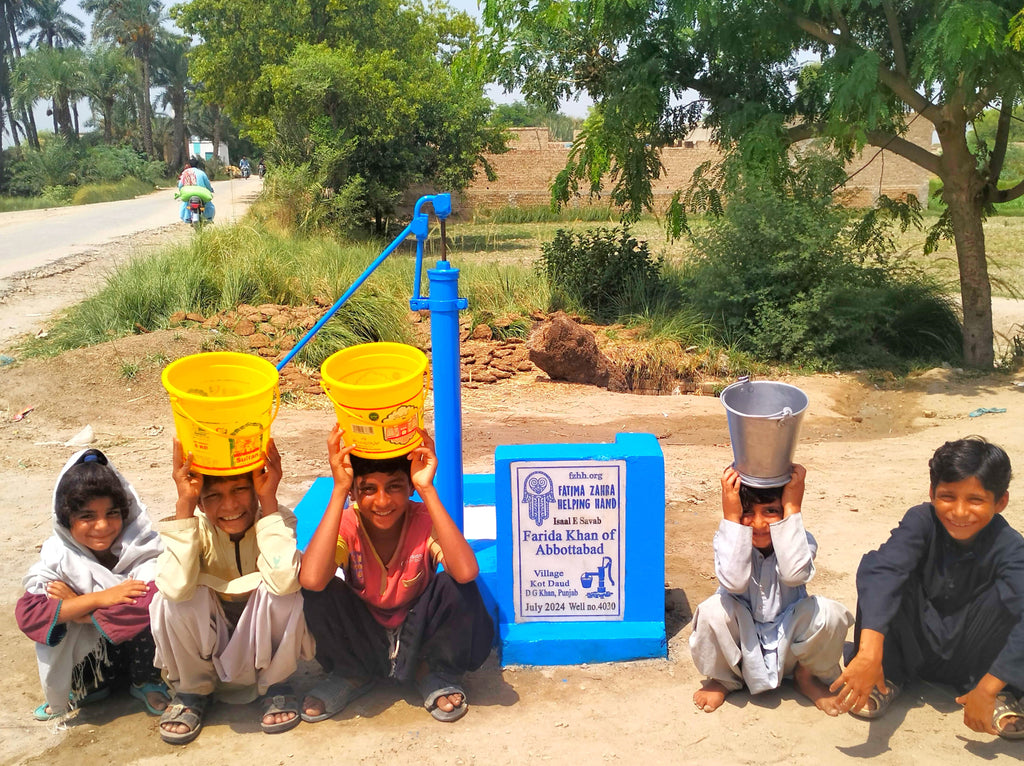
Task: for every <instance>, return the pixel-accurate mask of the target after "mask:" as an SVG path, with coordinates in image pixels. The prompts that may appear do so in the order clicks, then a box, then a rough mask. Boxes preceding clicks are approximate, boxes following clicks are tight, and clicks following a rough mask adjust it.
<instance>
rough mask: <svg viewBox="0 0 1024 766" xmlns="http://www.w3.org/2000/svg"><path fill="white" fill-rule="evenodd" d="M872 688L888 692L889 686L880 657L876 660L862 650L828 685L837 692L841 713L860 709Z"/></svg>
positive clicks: (883, 692) (832, 690)
mask: <svg viewBox="0 0 1024 766" xmlns="http://www.w3.org/2000/svg"><path fill="white" fill-rule="evenodd" d="M864 632H867V631H864ZM862 635H863V633H862ZM872 689H878V691H880V692H881V693H882V694H888V693H889V688H888V687H887V686H886V685H885V672H884V671H883V670H882V660H881V658H879V659H878V660H877V661H876V660H874V659H873V658H871V657H870V656H867V655H866V654H865V653H864V652H863V651H860V652H857V655H856V656H855V657H854V658H853V659H852V660H850V664H848V665H847V666H846V668H845V669H844V670H843V672H842V675H840V676H839V678H837V679H836V680H835V681H834V682H833V683H832V685H831V686H830V687H829V691H831V692H837V694H836V697H837V698H838V700H839V709H840V712H843V713H848V712H850V711H851V710H861V709H862V708H863V707H864V706H865V705H867V704H868V698H869V697H870V696H871V690H872Z"/></svg>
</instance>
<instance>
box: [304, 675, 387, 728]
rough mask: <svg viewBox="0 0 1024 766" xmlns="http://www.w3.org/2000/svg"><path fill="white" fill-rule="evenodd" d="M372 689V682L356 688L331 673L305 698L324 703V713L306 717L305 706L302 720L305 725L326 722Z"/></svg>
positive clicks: (346, 680)
mask: <svg viewBox="0 0 1024 766" xmlns="http://www.w3.org/2000/svg"><path fill="white" fill-rule="evenodd" d="M371 688H373V681H372V680H370V681H367V682H366V683H364V684H363V685H362V686H356V685H355V684H353V683H352V682H351V681H349V680H348V679H347V678H344V677H342V676H340V675H337V674H336V673H331V674H330V675H329V676H327V678H325V679H324V680H322V681H321V682H320V683H318V684H317V685H316V686H314V687H313V688H312V689H310V690H309V691H308V692H306V696H307V697H313V698H315V699H318V700H320V701H321V702H323V703H324V712H323V713H321V714H320V715H308V714H307V713H306V709H305V706H303V709H302V720H303V721H305V722H306V723H316V722H317V721H326V720H327V719H328V718H330V717H331V716H334V715H337V714H338V713H340V712H341V711H342V710H344V709H345V706H346V705H348V704H349V703H350V702H352V701H353V700H356V699H358V698H359V697H362V696H363V695H364V694H366V692H368V691H370V689H371Z"/></svg>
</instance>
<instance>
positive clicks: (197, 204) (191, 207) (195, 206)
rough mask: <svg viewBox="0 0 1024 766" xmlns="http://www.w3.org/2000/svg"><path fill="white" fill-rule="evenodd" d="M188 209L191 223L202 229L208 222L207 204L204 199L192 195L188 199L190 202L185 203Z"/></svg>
mask: <svg viewBox="0 0 1024 766" xmlns="http://www.w3.org/2000/svg"><path fill="white" fill-rule="evenodd" d="M185 206H186V207H187V208H188V217H189V221H190V222H191V224H192V225H193V226H194V227H195V228H197V229H198V228H201V227H202V225H203V224H204V223H205V222H206V216H205V212H206V202H205V201H204V200H203V198H202V197H199V196H197V195H194V194H193V195H192V196H191V197H189V198H188V202H186V203H185Z"/></svg>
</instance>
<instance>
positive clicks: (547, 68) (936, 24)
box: [484, 0, 1024, 367]
mask: <svg viewBox="0 0 1024 766" xmlns="http://www.w3.org/2000/svg"><path fill="white" fill-rule="evenodd" d="M484 5H485V14H484V18H485V21H486V22H487V23H488V24H489V25H491V26H492V27H493V28H494V29H495V32H496V35H495V49H496V50H497V51H498V54H499V61H500V65H499V66H500V72H501V77H502V79H503V81H504V83H505V84H506V85H508V86H520V87H522V89H523V90H524V92H525V93H526V94H527V95H528V96H529V97H531V98H533V99H536V100H539V101H542V102H545V103H547V104H549V105H551V106H554V105H555V104H557V102H558V101H559V100H560V99H563V98H566V97H568V96H571V95H575V94H577V93H579V92H586V93H588V94H589V95H590V96H591V97H592V98H593V99H594V101H595V104H596V107H595V112H596V114H595V119H594V120H593V121H592V123H591V125H590V128H591V129H590V131H589V135H588V139H587V144H586V145H584V146H581V148H580V150H579V151H578V152H577V154H576V155H575V159H576V162H575V163H574V165H573V166H572V167H571V168H570V169H569V180H570V181H572V180H587V181H588V182H589V181H590V180H591V179H594V178H597V177H599V176H600V171H601V170H604V169H608V168H610V169H611V170H612V172H613V175H614V178H615V189H614V190H613V193H612V196H613V199H615V200H616V201H617V202H619V203H621V204H623V205H625V206H626V207H627V209H628V211H630V212H632V213H636V212H637V211H638V210H639V209H641V208H642V207H644V206H649V205H650V203H651V180H652V178H656V177H657V176H658V173H659V170H660V164H659V162H658V158H657V150H658V148H659V147H661V146H664V145H666V144H667V143H669V142H671V141H674V140H676V139H678V138H681V137H682V136H683V135H685V134H686V133H687V132H688V131H689V130H691V129H692V128H693V127H695V126H696V125H698V124H699V123H701V122H702V121H703V122H705V123H706V124H708V125H710V126H711V127H712V128H713V129H714V131H715V136H716V138H717V139H718V140H719V141H720V142H722V143H723V144H729V143H731V142H732V141H734V140H735V139H737V138H738V137H739V136H743V135H749V134H751V133H755V134H756V135H758V137H759V139H761V146H762V148H765V147H767V144H768V143H769V142H770V140H771V139H772V138H773V137H775V138H777V139H778V141H779V142H781V143H785V142H787V141H795V140H799V139H803V138H809V137H822V138H824V139H827V140H828V141H830V142H832V144H833V145H834V146H835V147H836V148H837V149H838V150H839V151H841V152H842V153H844V154H845V155H847V156H849V155H850V154H851V153H852V151H853V150H854V149H856V148H858V147H861V146H863V145H865V144H868V145H873V146H876V147H884V148H885V149H887V150H889V151H892V152H895V153H896V154H899V155H900V156H902V157H905V158H906V159H908V160H910V161H911V162H914V163H915V164H917V165H919V166H921V167H922V168H925V169H926V170H928V171H930V172H931V173H934V174H935V175H937V176H938V177H939V178H940V179H941V181H942V186H943V189H942V197H943V200H944V202H945V203H946V206H947V213H946V215H945V216H944V217H943V219H942V221H941V224H942V226H943V227H945V228H946V230H947V231H948V232H950V233H951V235H952V238H953V240H954V242H955V245H956V252H957V260H958V264H959V269H960V292H961V299H962V306H963V322H964V347H963V351H964V359H965V361H966V362H967V363H968V364H970V365H972V366H976V367H991V366H992V363H993V355H994V350H993V332H992V307H991V287H990V282H989V276H988V266H987V261H986V255H985V233H984V229H983V228H982V222H983V220H984V217H985V215H986V212H987V211H989V210H991V208H992V206H993V204H996V203H1000V202H1006V201H1009V200H1011V199H1015V198H1016V197H1018V196H1021V195H1022V194H1024V179H1017V178H1014V179H1008V180H1004V179H1003V174H1004V159H1005V157H1006V149H1007V137H1008V135H1009V124H1010V119H1011V116H1012V109H1013V107H1014V106H1015V105H1016V104H1019V103H1021V99H1022V87H1021V86H1022V85H1024V56H1022V54H1021V53H1020V52H1018V51H1017V50H1016V49H1014V48H1012V47H1010V46H1009V45H1008V44H1007V42H1006V37H1007V33H1008V31H1009V23H1010V19H1011V17H1012V16H1013V14H1014V13H1016V12H1018V11H1020V10H1021V0H536V2H531V3H523V2H520V1H519V0H484ZM812 59H813V60H814V64H813V70H808V61H809V60H812ZM694 93H696V94H697V95H696V96H694ZM989 106H995V107H998V108H999V109H1000V110H1001V111H1000V119H999V127H998V129H997V131H996V136H995V139H994V140H993V141H992V142H991V143H987V144H983V145H977V144H975V143H974V142H973V141H971V140H969V136H968V133H969V127H970V126H971V124H972V122H973V121H974V120H975V119H976V118H978V117H979V115H981V114H982V113H983V111H984V110H985V109H986V108H987V107H989ZM915 120H924V121H926V122H928V123H930V124H931V125H932V126H933V127H934V130H935V132H936V134H937V135H938V139H939V144H940V151H938V152H934V151H931V150H929V149H928V148H927V147H922V146H919V145H917V144H915V143H913V142H911V141H909V140H907V139H906V138H905V137H904V134H905V132H906V129H907V126H908V125H909V124H910V123H911V122H912V121H915ZM605 162H607V164H606V165H605V164H604V163H605ZM1007 181H1008V182H1007ZM562 188H563V191H565V190H570V189H572V188H573V184H572V183H571V182H570V183H567V184H563V186H562Z"/></svg>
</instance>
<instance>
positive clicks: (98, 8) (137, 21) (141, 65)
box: [82, 0, 163, 158]
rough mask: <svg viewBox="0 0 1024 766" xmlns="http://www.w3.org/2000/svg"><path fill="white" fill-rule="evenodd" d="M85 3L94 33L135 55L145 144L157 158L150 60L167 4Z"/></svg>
mask: <svg viewBox="0 0 1024 766" xmlns="http://www.w3.org/2000/svg"><path fill="white" fill-rule="evenodd" d="M82 7H83V8H84V9H85V10H86V11H88V12H89V13H91V14H93V17H94V20H93V25H92V33H93V36H94V37H97V38H99V39H101V40H109V41H110V42H114V43H117V44H118V45H120V46H121V47H122V48H124V49H125V50H126V51H127V52H128V54H129V55H130V56H131V57H132V58H133V59H135V65H136V68H137V71H138V80H139V82H138V86H137V95H136V101H137V102H138V112H139V127H140V129H141V133H142V146H143V149H144V150H145V152H146V154H147V155H148V156H149V157H150V158H153V157H155V156H156V153H155V152H154V150H153V109H152V106H151V104H150V101H149V88H150V83H151V80H152V78H151V77H150V60H151V58H152V53H153V44H154V43H155V42H156V37H157V35H158V34H159V30H160V20H161V17H162V15H163V5H162V4H161V3H160V2H159V0H84V2H83V3H82Z"/></svg>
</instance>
